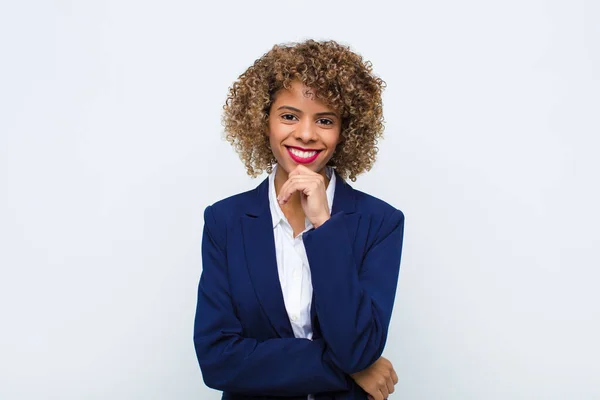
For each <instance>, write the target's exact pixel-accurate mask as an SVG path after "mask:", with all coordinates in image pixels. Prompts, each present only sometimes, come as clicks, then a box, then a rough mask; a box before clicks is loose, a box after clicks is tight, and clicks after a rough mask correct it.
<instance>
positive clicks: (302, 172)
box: [288, 165, 316, 176]
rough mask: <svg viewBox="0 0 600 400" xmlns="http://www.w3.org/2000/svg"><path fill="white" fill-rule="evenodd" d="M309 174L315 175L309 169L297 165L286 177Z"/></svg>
mask: <svg viewBox="0 0 600 400" xmlns="http://www.w3.org/2000/svg"><path fill="white" fill-rule="evenodd" d="M311 174H316V172H313V171H312V170H311V169H310V168H308V167H305V166H304V165H298V166H297V167H296V168H294V169H293V170H292V171H291V172H290V173H289V174H288V176H293V175H311Z"/></svg>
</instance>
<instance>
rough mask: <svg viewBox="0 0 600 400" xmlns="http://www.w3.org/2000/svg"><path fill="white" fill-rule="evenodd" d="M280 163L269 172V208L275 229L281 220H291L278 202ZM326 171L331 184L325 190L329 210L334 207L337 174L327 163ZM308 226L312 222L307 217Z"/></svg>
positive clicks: (310, 225)
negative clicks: (276, 180)
mask: <svg viewBox="0 0 600 400" xmlns="http://www.w3.org/2000/svg"><path fill="white" fill-rule="evenodd" d="M277 167H278V164H275V166H274V167H273V171H272V172H271V173H270V174H269V208H270V209H271V217H272V218H273V229H274V228H275V227H276V226H277V225H278V224H279V223H281V222H286V223H287V224H288V225H289V222H288V220H287V218H286V217H285V215H284V214H283V211H282V210H281V207H280V206H279V203H278V202H277V194H276V193H275V173H276V172H277ZM325 173H326V174H327V178H329V184H328V185H327V189H326V190H325V194H326V195H327V204H328V205H329V212H331V210H332V209H333V208H332V207H333V195H334V194H335V185H336V183H335V180H336V177H335V174H334V171H333V167H331V166H329V165H327V166H325ZM306 227H307V228H308V227H312V223H311V222H310V221H309V220H308V218H307V219H306Z"/></svg>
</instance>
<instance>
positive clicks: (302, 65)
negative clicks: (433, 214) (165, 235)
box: [194, 40, 404, 400]
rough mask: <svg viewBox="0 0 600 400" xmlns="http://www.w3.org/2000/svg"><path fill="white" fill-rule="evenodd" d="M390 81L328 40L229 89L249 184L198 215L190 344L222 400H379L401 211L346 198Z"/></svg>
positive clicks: (272, 58) (386, 371) (288, 51)
mask: <svg viewBox="0 0 600 400" xmlns="http://www.w3.org/2000/svg"><path fill="white" fill-rule="evenodd" d="M384 86H385V83H384V82H383V81H382V80H381V79H379V78H377V77H375V76H374V75H373V74H372V72H371V64H370V63H369V62H364V61H363V60H362V58H361V57H360V56H359V55H357V54H355V53H353V52H351V51H350V50H349V49H348V48H347V47H345V46H342V45H339V44H337V43H336V42H333V41H328V42H316V41H313V40H308V41H305V42H302V43H296V44H292V45H276V46H274V47H273V49H272V50H271V51H269V52H268V53H266V54H265V55H263V56H262V57H261V58H260V59H258V60H256V62H255V63H254V65H253V66H251V67H250V68H248V70H247V71H246V72H245V73H244V74H242V75H241V76H240V77H239V79H238V80H237V81H236V82H235V83H234V85H233V86H232V87H231V88H230V91H229V96H228V98H227V101H226V104H225V106H224V110H225V112H224V118H223V122H224V126H225V131H226V133H227V135H226V137H227V140H228V141H230V142H231V143H232V144H233V145H234V147H235V149H236V150H237V151H238V152H239V154H240V157H241V159H242V161H243V162H244V163H245V165H246V169H247V172H248V174H250V175H251V176H253V177H256V176H257V175H259V174H260V173H262V172H263V171H267V172H268V173H269V176H268V178H266V179H265V180H263V182H262V183H261V184H260V185H259V186H257V187H256V188H255V189H253V190H250V191H247V192H243V193H239V194H236V195H234V196H231V197H228V198H226V199H223V200H220V201H218V202H216V203H215V204H213V205H211V206H208V207H207V208H206V209H205V211H204V221H205V225H204V231H203V238H202V263H203V271H202V276H201V278H200V285H199V290H198V306H197V310H196V317H195V326H194V345H195V349H196V355H197V358H198V362H199V364H200V367H201V370H202V374H203V378H204V381H205V383H206V385H207V386H209V387H212V388H214V389H218V390H222V391H223V399H236V400H241V399H277V398H282V399H283V398H285V399H303V400H306V399H315V400H323V399H332V400H333V399H335V400H342V399H343V400H346V399H367V398H372V399H376V400H383V399H385V398H387V397H388V395H389V393H392V392H393V391H394V384H396V383H397V381H398V377H397V376H396V374H395V372H394V369H393V367H392V365H391V363H390V362H389V361H388V360H386V359H385V358H383V357H381V354H382V352H383V349H384V345H385V342H386V338H387V331H388V326H389V322H390V318H391V313H392V307H393V302H394V296H395V292H396V285H397V280H398V272H399V266H400V257H401V252H402V238H403V229H404V215H403V213H402V212H401V211H400V210H398V209H396V208H394V207H392V206H391V205H389V204H387V203H385V202H384V201H382V200H379V199H377V198H375V197H373V196H370V195H368V194H366V193H363V192H360V191H358V190H355V189H353V188H352V187H351V186H350V185H349V184H348V183H347V182H346V181H345V179H346V178H350V180H352V181H355V180H356V175H358V174H360V173H362V172H364V171H368V170H369V169H370V168H371V166H372V164H373V162H374V161H375V155H376V152H377V148H376V143H377V139H378V138H379V137H380V136H381V134H382V131H383V115H382V105H381V91H382V89H383V88H384Z"/></svg>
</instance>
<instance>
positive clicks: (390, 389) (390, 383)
mask: <svg viewBox="0 0 600 400" xmlns="http://www.w3.org/2000/svg"><path fill="white" fill-rule="evenodd" d="M385 383H386V386H387V390H388V394H391V393H394V382H393V381H392V377H391V376H390V377H389V378H388V379H386V380H385Z"/></svg>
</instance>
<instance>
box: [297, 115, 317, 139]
mask: <svg viewBox="0 0 600 400" xmlns="http://www.w3.org/2000/svg"><path fill="white" fill-rule="evenodd" d="M296 127H297V129H296V130H295V132H294V137H295V138H296V139H299V140H301V141H303V142H306V143H308V142H311V141H314V140H316V138H317V130H316V127H315V126H314V124H313V122H312V121H311V120H310V119H309V118H303V119H302V120H301V121H300V123H299V124H298V125H296Z"/></svg>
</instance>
